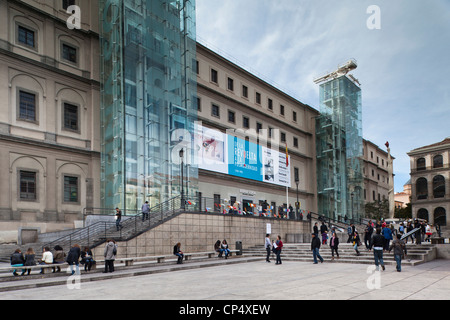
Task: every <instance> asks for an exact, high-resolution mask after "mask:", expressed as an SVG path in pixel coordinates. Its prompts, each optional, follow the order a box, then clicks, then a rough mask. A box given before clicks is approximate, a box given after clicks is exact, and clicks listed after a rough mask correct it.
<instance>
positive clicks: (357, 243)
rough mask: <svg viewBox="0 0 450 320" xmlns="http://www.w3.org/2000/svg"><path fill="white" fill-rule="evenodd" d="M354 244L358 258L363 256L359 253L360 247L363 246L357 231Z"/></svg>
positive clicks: (353, 237)
mask: <svg viewBox="0 0 450 320" xmlns="http://www.w3.org/2000/svg"><path fill="white" fill-rule="evenodd" d="M352 244H353V249H355V251H356V255H357V256H359V255H361V253H359V250H358V247H359V246H360V245H361V239H360V238H359V233H358V231H356V230H355V232H354V233H353V236H352Z"/></svg>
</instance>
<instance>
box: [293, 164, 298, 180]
mask: <svg viewBox="0 0 450 320" xmlns="http://www.w3.org/2000/svg"><path fill="white" fill-rule="evenodd" d="M294 181H299V174H298V168H296V167H294Z"/></svg>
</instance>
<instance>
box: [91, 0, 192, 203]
mask: <svg viewBox="0 0 450 320" xmlns="http://www.w3.org/2000/svg"><path fill="white" fill-rule="evenodd" d="M99 8H100V24H101V26H100V30H101V31H100V39H101V83H102V87H101V94H102V100H101V114H100V117H101V133H102V136H101V139H102V141H101V144H102V155H101V157H102V158H101V188H102V190H101V197H102V206H103V207H105V208H112V207H119V208H126V209H127V210H128V209H131V210H138V209H139V208H140V207H141V205H142V204H143V203H144V202H145V201H149V203H150V205H151V206H153V205H156V204H158V203H160V202H162V201H165V200H167V199H169V198H171V197H173V196H176V195H179V194H180V192H181V186H182V183H184V192H185V193H191V194H193V193H195V191H196V190H197V181H198V171H197V168H196V167H195V166H193V165H189V166H185V167H184V176H183V177H182V176H181V172H182V171H181V169H182V168H181V163H182V162H181V159H180V156H179V154H180V153H179V151H180V149H181V148H184V151H185V152H184V161H183V164H184V165H185V164H186V163H188V161H186V160H188V159H189V157H190V154H191V152H192V150H190V149H189V148H187V147H185V146H188V145H190V142H189V143H188V141H190V137H189V135H190V134H189V132H193V126H194V121H195V120H196V115H197V106H196V103H197V100H196V89H197V88H196V70H195V67H196V53H195V48H196V40H195V0H176V1H163V0H100V1H99Z"/></svg>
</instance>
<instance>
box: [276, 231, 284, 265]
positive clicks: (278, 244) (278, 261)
mask: <svg viewBox="0 0 450 320" xmlns="http://www.w3.org/2000/svg"><path fill="white" fill-rule="evenodd" d="M274 247H275V250H276V251H275V254H276V255H277V259H276V263H275V264H281V249H282V248H283V241H281V236H277V241H276V242H275V246H274Z"/></svg>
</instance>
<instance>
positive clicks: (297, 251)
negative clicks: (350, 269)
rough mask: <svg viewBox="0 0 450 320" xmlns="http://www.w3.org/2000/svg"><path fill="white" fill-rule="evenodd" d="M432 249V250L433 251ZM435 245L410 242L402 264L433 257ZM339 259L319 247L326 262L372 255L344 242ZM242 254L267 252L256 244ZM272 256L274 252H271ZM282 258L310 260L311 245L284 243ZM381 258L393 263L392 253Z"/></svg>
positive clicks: (367, 260) (361, 259) (367, 261)
mask: <svg viewBox="0 0 450 320" xmlns="http://www.w3.org/2000/svg"><path fill="white" fill-rule="evenodd" d="M433 250H434V251H433ZM435 250H436V249H435V247H434V246H433V245H429V244H425V245H415V244H410V245H407V251H408V255H407V257H406V259H403V261H402V264H405V265H412V266H414V265H418V264H420V263H424V262H427V261H430V260H433V259H434V258H435ZM338 252H339V257H340V258H339V259H337V258H336V259H334V260H332V255H331V249H330V247H329V246H327V245H322V246H321V248H320V255H321V256H322V258H323V259H324V260H325V261H326V262H334V263H338V262H339V263H364V264H373V263H374V257H373V251H368V250H367V249H366V247H365V246H360V247H359V252H360V255H359V256H357V255H356V252H355V250H354V249H353V246H352V245H351V244H348V243H344V244H342V245H339V249H338ZM243 255H244V256H249V257H258V256H259V257H264V258H265V257H266V255H267V252H266V250H265V249H264V246H263V245H261V246H256V247H251V248H247V249H244V250H243ZM272 257H273V258H274V254H272ZM281 257H282V260H290V261H305V262H306V261H312V260H313V256H312V252H311V245H310V244H308V243H302V244H285V245H284V246H283V251H282V254H281ZM383 260H384V262H385V264H387V265H389V264H395V263H396V262H395V259H394V254H393V253H392V252H391V253H388V252H384V254H383Z"/></svg>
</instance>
